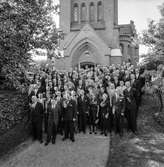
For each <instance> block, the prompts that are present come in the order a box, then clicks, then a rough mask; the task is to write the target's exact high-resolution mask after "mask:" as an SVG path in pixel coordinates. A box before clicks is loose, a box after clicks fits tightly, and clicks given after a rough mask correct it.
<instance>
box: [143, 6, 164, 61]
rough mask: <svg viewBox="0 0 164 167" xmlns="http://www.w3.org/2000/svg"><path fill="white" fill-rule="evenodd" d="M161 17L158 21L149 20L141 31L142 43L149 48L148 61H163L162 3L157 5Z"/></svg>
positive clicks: (163, 29) (163, 11) (163, 22)
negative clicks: (145, 27)
mask: <svg viewBox="0 0 164 167" xmlns="http://www.w3.org/2000/svg"><path fill="white" fill-rule="evenodd" d="M159 10H160V12H161V16H162V19H161V20H160V21H159V22H157V23H156V22H155V21H154V20H151V21H150V22H149V25H148V29H147V30H145V31H143V34H142V39H141V40H142V44H144V45H146V46H148V47H149V48H150V51H151V52H150V53H149V55H148V56H149V59H150V61H153V62H155V61H157V62H159V61H161V62H163V61H164V21H163V18H164V3H163V4H162V5H161V6H160V7H159Z"/></svg>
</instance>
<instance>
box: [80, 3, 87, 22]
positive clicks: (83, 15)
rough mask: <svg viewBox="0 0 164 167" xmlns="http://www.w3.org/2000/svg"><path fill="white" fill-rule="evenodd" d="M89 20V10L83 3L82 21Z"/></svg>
mask: <svg viewBox="0 0 164 167" xmlns="http://www.w3.org/2000/svg"><path fill="white" fill-rule="evenodd" d="M86 20H87V8H86V5H85V3H82V5H81V21H86Z"/></svg>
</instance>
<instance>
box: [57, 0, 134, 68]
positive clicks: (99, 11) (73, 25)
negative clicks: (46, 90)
mask: <svg viewBox="0 0 164 167" xmlns="http://www.w3.org/2000/svg"><path fill="white" fill-rule="evenodd" d="M60 6H61V12H60V29H62V31H63V32H64V34H65V37H64V40H61V41H60V49H62V50H64V56H65V57H64V58H62V60H61V59H57V60H56V68H58V69H65V70H69V69H72V68H74V67H77V66H78V67H80V64H85V63H86V64H87V63H92V64H101V65H110V64H112V63H114V64H115V63H122V61H123V60H127V58H125V57H126V55H125V54H127V53H128V52H127V53H126V49H127V48H125V46H126V45H127V47H129V46H131V37H130V36H131V35H133V33H134V32H130V33H129V36H125V35H124V38H125V37H126V38H128V39H126V41H123V40H122V41H121V43H120V38H121V39H123V35H121V31H124V30H123V27H121V26H118V2H117V0H60ZM128 30H129V26H128ZM125 31H127V29H126V30H125ZM122 34H123V33H122ZM128 40H129V41H128ZM120 44H122V45H121V46H123V47H124V49H123V50H122V51H123V56H121V55H118V56H117V57H112V55H111V50H112V49H116V48H117V49H120ZM131 50H132V49H131ZM132 51H133V52H131V54H134V52H136V50H135V51H134V50H132ZM135 54H136V53H135ZM132 57H134V56H132ZM130 58H131V56H130Z"/></svg>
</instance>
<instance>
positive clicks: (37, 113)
mask: <svg viewBox="0 0 164 167" xmlns="http://www.w3.org/2000/svg"><path fill="white" fill-rule="evenodd" d="M43 112H44V110H43V105H42V104H41V103H39V102H37V103H36V106H35V108H32V109H31V119H32V122H40V123H42V119H43Z"/></svg>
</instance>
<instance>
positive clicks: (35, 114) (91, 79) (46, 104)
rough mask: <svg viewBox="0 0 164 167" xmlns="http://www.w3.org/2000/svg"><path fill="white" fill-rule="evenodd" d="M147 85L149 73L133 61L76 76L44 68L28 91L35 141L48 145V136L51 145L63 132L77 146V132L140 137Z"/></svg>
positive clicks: (75, 72)
mask: <svg viewBox="0 0 164 167" xmlns="http://www.w3.org/2000/svg"><path fill="white" fill-rule="evenodd" d="M144 85H145V76H144V69H143V68H141V69H139V68H134V66H133V65H131V64H130V63H123V65H111V66H109V67H107V66H95V67H91V68H88V67H86V68H85V69H80V70H79V69H75V70H73V71H72V72H59V71H57V70H48V69H47V70H45V69H42V70H40V72H39V73H36V74H35V75H34V78H33V80H32V81H31V84H30V86H29V92H28V98H29V105H30V108H31V110H30V114H29V116H30V120H31V125H32V135H33V139H34V140H38V141H40V142H41V143H42V142H43V133H45V134H46V141H45V145H48V144H49V143H50V142H52V143H53V144H55V142H56V136H57V135H58V134H59V135H63V139H62V140H63V141H65V140H66V139H70V140H71V141H72V142H74V141H75V134H76V133H84V134H85V133H90V134H92V133H94V134H97V133H100V134H101V135H105V136H107V135H108V134H110V133H116V134H118V135H120V136H122V135H123V132H124V131H125V130H127V131H129V132H132V133H134V134H137V117H138V110H139V106H140V104H141V97H142V87H143V86H144ZM88 130H89V131H88Z"/></svg>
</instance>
